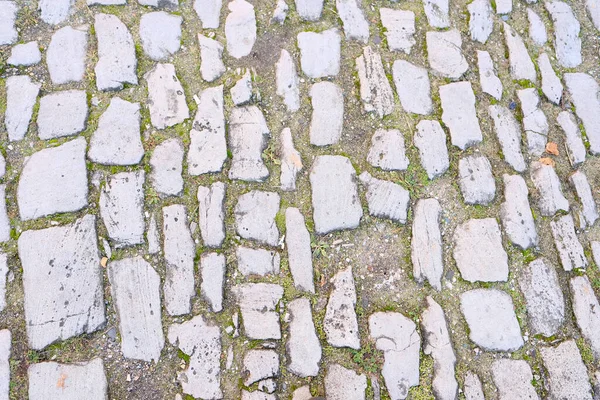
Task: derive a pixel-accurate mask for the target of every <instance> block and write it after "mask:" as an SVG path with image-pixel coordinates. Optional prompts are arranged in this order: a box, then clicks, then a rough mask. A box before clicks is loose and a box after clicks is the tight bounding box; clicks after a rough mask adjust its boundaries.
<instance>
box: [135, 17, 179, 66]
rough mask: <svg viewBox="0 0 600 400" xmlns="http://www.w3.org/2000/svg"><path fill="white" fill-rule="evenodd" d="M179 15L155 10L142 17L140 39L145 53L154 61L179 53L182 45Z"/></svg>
mask: <svg viewBox="0 0 600 400" xmlns="http://www.w3.org/2000/svg"><path fill="white" fill-rule="evenodd" d="M182 22H183V19H182V18H181V16H179V15H174V14H169V13H166V12H164V11H155V12H150V13H147V14H144V15H142V18H140V30H139V32H140V39H141V41H142V48H143V49H144V53H146V55H147V56H148V57H150V59H152V60H154V61H163V60H166V59H168V58H169V57H171V56H172V55H173V54H175V53H177V51H178V50H179V47H180V46H181V23H182Z"/></svg>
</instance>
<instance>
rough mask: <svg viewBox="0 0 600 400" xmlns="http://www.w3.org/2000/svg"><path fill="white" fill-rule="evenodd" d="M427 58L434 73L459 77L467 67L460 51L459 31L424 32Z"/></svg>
mask: <svg viewBox="0 0 600 400" xmlns="http://www.w3.org/2000/svg"><path fill="white" fill-rule="evenodd" d="M426 40H427V59H428V60H429V66H430V67H431V69H432V70H433V72H434V73H435V74H436V75H439V76H442V77H444V78H450V79H459V78H460V77H461V76H462V75H463V74H464V73H465V72H467V70H468V69H469V63H467V59H466V58H465V56H464V55H463V52H462V38H461V34H460V31H458V30H456V29H451V30H449V31H443V32H442V31H430V32H427V34H426Z"/></svg>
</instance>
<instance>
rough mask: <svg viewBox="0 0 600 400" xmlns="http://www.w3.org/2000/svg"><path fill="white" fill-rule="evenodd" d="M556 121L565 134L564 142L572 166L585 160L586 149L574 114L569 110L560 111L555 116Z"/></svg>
mask: <svg viewBox="0 0 600 400" xmlns="http://www.w3.org/2000/svg"><path fill="white" fill-rule="evenodd" d="M556 122H558V124H559V125H560V127H561V129H562V130H563V132H564V134H565V144H566V145H567V148H568V151H569V156H570V160H571V161H572V162H573V165H574V166H577V165H579V164H581V163H583V162H584V161H585V156H586V153H587V150H586V148H585V145H584V144H583V140H582V139H581V131H580V130H579V124H578V122H577V120H576V119H575V116H574V115H573V114H572V113H571V112H569V111H561V112H560V113H559V114H558V117H556Z"/></svg>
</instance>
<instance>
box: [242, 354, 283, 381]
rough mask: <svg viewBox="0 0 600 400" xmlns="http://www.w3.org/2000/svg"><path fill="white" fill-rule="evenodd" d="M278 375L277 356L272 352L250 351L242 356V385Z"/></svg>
mask: <svg viewBox="0 0 600 400" xmlns="http://www.w3.org/2000/svg"><path fill="white" fill-rule="evenodd" d="M277 375H279V355H278V354H277V352H276V351H274V350H250V351H248V352H247V353H246V355H245V356H244V369H243V376H245V378H244V385H246V386H250V385H252V384H253V383H255V382H258V381H261V380H263V379H266V378H271V377H274V376H277Z"/></svg>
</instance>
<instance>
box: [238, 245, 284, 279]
mask: <svg viewBox="0 0 600 400" xmlns="http://www.w3.org/2000/svg"><path fill="white" fill-rule="evenodd" d="M235 255H236V258H237V267H238V270H239V271H240V272H241V273H242V275H244V276H249V275H259V276H266V275H269V274H274V275H277V274H279V264H280V262H281V257H280V256H279V253H278V252H276V251H269V250H265V249H251V248H249V247H243V246H238V248H237V249H236V252H235Z"/></svg>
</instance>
